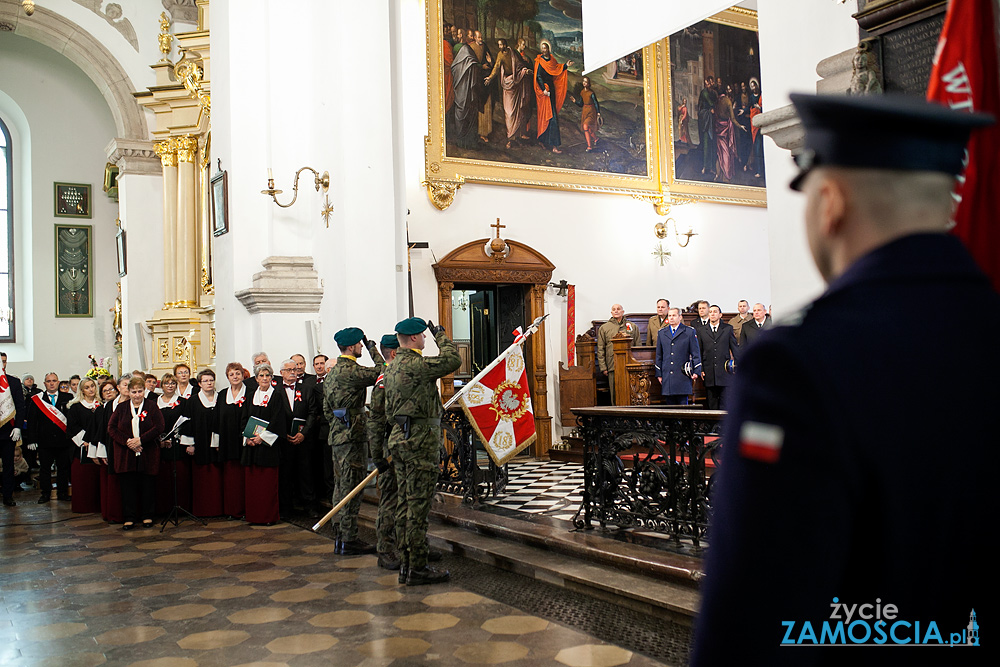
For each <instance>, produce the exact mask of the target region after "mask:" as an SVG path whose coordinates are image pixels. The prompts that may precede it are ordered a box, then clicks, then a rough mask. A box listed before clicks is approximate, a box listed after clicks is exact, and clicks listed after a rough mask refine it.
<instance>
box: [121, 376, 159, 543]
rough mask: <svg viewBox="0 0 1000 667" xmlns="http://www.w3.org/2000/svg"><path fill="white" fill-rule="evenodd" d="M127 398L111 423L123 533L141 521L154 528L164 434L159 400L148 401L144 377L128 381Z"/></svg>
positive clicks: (149, 399)
mask: <svg viewBox="0 0 1000 667" xmlns="http://www.w3.org/2000/svg"><path fill="white" fill-rule="evenodd" d="M128 396H129V400H128V401H126V402H124V403H120V404H119V405H118V407H117V408H115V411H114V412H113V413H112V414H111V421H109V422H108V435H109V436H110V440H111V442H112V443H113V446H114V450H113V453H112V456H113V459H114V467H115V473H116V475H117V476H118V478H119V481H120V483H121V489H122V507H123V508H124V512H125V523H124V524H122V530H131V529H132V528H133V527H134V526H135V524H136V523H138V522H139V521H142V525H143V527H146V528H148V527H150V526H152V525H153V511H154V508H155V499H156V495H155V494H156V473H157V472H158V470H159V466H160V434H161V433H163V415H162V414H160V409H159V408H158V407H156V399H155V398H146V381H145V378H141V377H134V378H132V379H131V380H129V383H128Z"/></svg>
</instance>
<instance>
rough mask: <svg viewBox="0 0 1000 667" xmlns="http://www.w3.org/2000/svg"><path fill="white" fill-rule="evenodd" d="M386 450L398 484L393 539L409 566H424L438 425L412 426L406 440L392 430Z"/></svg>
mask: <svg viewBox="0 0 1000 667" xmlns="http://www.w3.org/2000/svg"><path fill="white" fill-rule="evenodd" d="M393 436H395V437H394V438H390V447H389V451H391V452H392V465H393V469H394V470H395V473H396V481H397V483H398V485H399V491H398V493H399V500H398V502H397V505H396V539H397V541H398V548H399V552H400V556H401V557H402V555H403V554H406V555H407V560H408V562H409V564H410V568H411V569H420V568H422V567H424V566H426V565H427V551H428V548H427V517H428V516H429V515H430V513H431V498H433V497H434V489H435V486H436V485H437V480H438V475H439V472H440V464H441V427H440V426H414V427H413V430H412V432H411V433H410V439H409V440H402V439H401V433H400V431H399V428H398V427H397V428H395V429H393Z"/></svg>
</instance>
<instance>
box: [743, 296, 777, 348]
mask: <svg viewBox="0 0 1000 667" xmlns="http://www.w3.org/2000/svg"><path fill="white" fill-rule="evenodd" d="M770 328H771V316H770V315H768V314H767V310H766V309H765V308H764V304H762V303H755V304H754V305H753V319H751V320H750V321H749V322H746V323H744V325H743V328H742V329H740V347H746V346H747V345H749V344H750V343H752V342H754V341H755V340H757V337H758V336H760V334H761V333H762V332H763V331H764V329H770Z"/></svg>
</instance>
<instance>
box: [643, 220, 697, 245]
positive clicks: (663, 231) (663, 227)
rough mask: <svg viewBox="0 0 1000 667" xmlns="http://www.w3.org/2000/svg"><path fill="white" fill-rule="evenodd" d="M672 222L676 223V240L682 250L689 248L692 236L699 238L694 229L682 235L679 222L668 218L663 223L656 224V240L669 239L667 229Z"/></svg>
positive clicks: (654, 231) (654, 230)
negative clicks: (678, 225) (682, 240)
mask: <svg viewBox="0 0 1000 667" xmlns="http://www.w3.org/2000/svg"><path fill="white" fill-rule="evenodd" d="M671 222H672V223H674V239H675V240H676V241H677V245H678V246H680V247H681V248H686V247H688V244H689V243H691V237H692V236H698V233H697V232H695V231H694V229H688V230H687V231H686V232H684V233H683V234H681V232H680V230H679V229H678V228H677V221H676V220H674V219H673V218H667V219H666V220H664V221H663V222H658V223H656V225H655V226H654V227H653V233H654V234H656V238H658V239H665V238H667V229H668V227H669V225H670V223H671ZM682 236H683V237H684V243H681V237H682Z"/></svg>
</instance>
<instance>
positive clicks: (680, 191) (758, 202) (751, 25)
mask: <svg viewBox="0 0 1000 667" xmlns="http://www.w3.org/2000/svg"><path fill="white" fill-rule="evenodd" d="M705 20H706V21H712V22H713V23H721V24H723V25H728V26H733V27H736V28H744V29H747V30H753V31H754V32H756V31H757V12H756V11H754V10H752V9H743V8H742V7H733V8H731V9H727V10H725V11H722V12H719V13H718V14H715V15H713V16H710V17H708V18H707V19H705ZM699 23H700V21H699ZM656 65H657V67H656V70H657V74H658V76H659V82H658V83H659V85H658V86H657V90H658V93H659V100H658V104H659V108H660V109H661V110H662V114H661V121H660V123H661V127H662V128H663V130H664V132H663V134H662V135H660V136H659V141H660V154H661V156H662V159H663V162H662V164H661V166H660V168H661V170H662V173H663V174H664V181H665V184H664V190H665V191H669V193H670V195H671V196H672V197H676V199H680V200H698V201H714V202H721V203H725V204H742V205H744V206H762V207H766V206H767V188H758V187H750V186H743V185H725V184H719V183H703V182H701V181H681V180H677V179H676V178H674V140H673V137H674V107H673V87H672V86H671V81H670V38H669V37H668V38H666V39H663V40H661V41H660V42H659V43H657V44H656ZM762 84H763V82H762Z"/></svg>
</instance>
